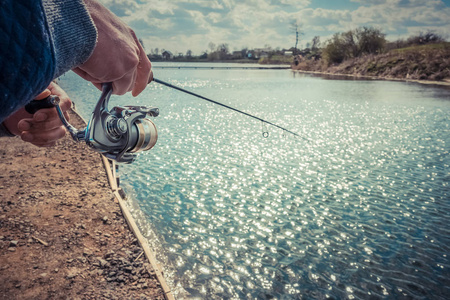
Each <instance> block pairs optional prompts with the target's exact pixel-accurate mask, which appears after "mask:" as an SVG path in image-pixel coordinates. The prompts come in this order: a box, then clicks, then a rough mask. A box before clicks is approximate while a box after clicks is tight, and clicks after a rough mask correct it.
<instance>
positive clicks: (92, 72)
mask: <svg viewBox="0 0 450 300" xmlns="http://www.w3.org/2000/svg"><path fill="white" fill-rule="evenodd" d="M85 3H86V6H87V8H88V11H89V13H90V14H91V17H92V19H93V20H94V23H95V26H96V27H97V33H98V40H97V45H96V46H95V49H94V52H93V53H92V55H91V56H90V57H89V59H88V60H87V61H86V62H85V63H84V64H82V65H81V66H78V67H77V68H75V69H73V71H74V72H75V73H77V74H78V75H79V76H81V77H82V78H84V79H85V80H88V81H90V82H92V83H93V84H94V85H95V86H96V87H97V88H98V89H100V90H101V84H102V83H106V82H112V85H113V93H114V94H117V95H123V94H125V93H126V92H129V91H132V95H133V96H137V95H139V94H140V93H141V92H142V91H143V90H144V89H145V87H146V86H147V83H148V82H149V78H150V73H151V63H150V60H149V59H148V57H147V55H146V54H145V51H144V48H143V47H142V45H141V43H140V42H139V41H138V39H137V37H136V34H135V33H134V31H133V30H132V29H131V28H130V27H129V26H128V25H126V24H125V23H124V22H122V21H121V20H120V19H119V18H118V17H117V16H116V15H114V14H113V13H112V12H111V11H109V10H108V9H107V8H106V7H104V6H103V5H101V4H100V3H99V2H97V0H85Z"/></svg>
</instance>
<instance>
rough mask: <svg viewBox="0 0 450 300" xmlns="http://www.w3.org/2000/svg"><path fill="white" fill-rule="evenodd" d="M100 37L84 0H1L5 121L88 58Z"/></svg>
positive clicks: (0, 108)
mask: <svg viewBox="0 0 450 300" xmlns="http://www.w3.org/2000/svg"><path fill="white" fill-rule="evenodd" d="M96 41H97V30H96V28H95V25H94V23H93V21H92V19H91V17H90V15H89V13H88V11H87V10H86V7H85V5H84V2H83V0H0V123H1V122H3V120H4V119H5V118H6V117H7V116H9V115H10V114H12V113H13V112H14V111H16V110H17V109H19V108H20V107H23V106H24V105H25V104H27V103H28V102H29V101H31V100H32V99H33V98H34V97H36V96H37V95H38V94H39V93H40V92H42V91H43V90H44V89H45V88H47V86H48V85H49V84H50V82H51V81H52V80H53V79H54V78H56V77H58V76H60V75H62V74H63V73H64V72H67V71H68V70H70V69H73V68H74V67H76V66H78V65H80V64H82V63H83V62H85V61H86V60H87V59H88V58H89V56H90V55H91V54H92V51H93V50H94V47H95V44H96Z"/></svg>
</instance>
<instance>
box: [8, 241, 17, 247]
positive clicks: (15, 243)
mask: <svg viewBox="0 0 450 300" xmlns="http://www.w3.org/2000/svg"><path fill="white" fill-rule="evenodd" d="M18 243H19V241H10V242H9V246H10V247H17V244H18Z"/></svg>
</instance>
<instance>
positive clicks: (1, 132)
mask: <svg viewBox="0 0 450 300" xmlns="http://www.w3.org/2000/svg"><path fill="white" fill-rule="evenodd" d="M2 136H9V137H13V136H15V135H14V134H12V133H11V132H9V130H8V128H6V126H5V125H3V123H0V137H2Z"/></svg>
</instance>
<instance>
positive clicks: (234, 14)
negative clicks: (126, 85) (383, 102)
mask: <svg viewBox="0 0 450 300" xmlns="http://www.w3.org/2000/svg"><path fill="white" fill-rule="evenodd" d="M100 1H101V2H103V3H104V4H105V5H106V6H107V7H109V8H110V9H111V10H112V11H113V12H114V13H116V14H117V15H119V16H120V17H121V18H122V19H123V20H124V21H125V22H127V23H128V24H130V26H132V27H133V28H134V29H135V30H136V33H137V34H138V36H140V37H141V38H143V39H144V41H145V42H146V45H147V47H151V48H156V47H158V48H160V49H161V48H166V49H173V51H174V52H175V51H179V52H183V53H185V52H186V50H187V49H191V50H192V51H194V53H201V52H202V51H204V50H206V49H208V43H209V42H213V43H215V44H221V43H227V44H229V46H230V49H233V48H238V47H245V46H247V47H250V48H255V47H263V46H264V45H266V44H270V45H272V46H273V47H291V46H293V44H294V42H295V36H294V35H293V33H292V31H291V30H290V23H291V22H292V21H293V20H297V21H298V22H299V24H300V29H301V30H302V31H303V33H304V34H303V35H302V36H301V37H300V38H301V42H302V43H303V44H305V43H306V41H310V40H311V39H312V38H313V37H314V36H320V37H321V40H322V41H325V40H326V38H328V37H330V36H331V35H332V34H334V33H336V32H344V31H347V30H350V29H354V28H357V27H361V26H374V27H377V28H379V29H381V30H382V31H383V32H385V33H387V34H388V36H387V37H388V38H390V37H391V38H392V39H395V38H397V37H398V36H402V35H407V34H410V33H411V32H413V33H416V32H417V30H419V29H420V28H422V29H423V30H421V31H426V30H429V29H435V30H436V32H438V33H440V34H441V35H444V36H447V35H448V34H449V33H450V28H449V23H450V20H449V19H450V18H449V17H448V16H450V8H449V7H448V6H446V5H445V4H444V3H443V2H442V1H441V0H427V1H423V0H346V1H348V2H347V3H348V4H349V5H347V6H346V5H344V4H345V2H340V4H341V5H340V6H339V7H343V8H341V9H330V8H328V9H327V8H324V7H317V6H314V4H315V3H314V1H312V0H240V1H237V0H173V1H166V0H148V1H135V0H100ZM343 1H344V0H343ZM350 1H351V2H353V3H358V5H357V7H356V8H355V4H351V3H350ZM342 3H344V4H342ZM149 45H150V46H149Z"/></svg>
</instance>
